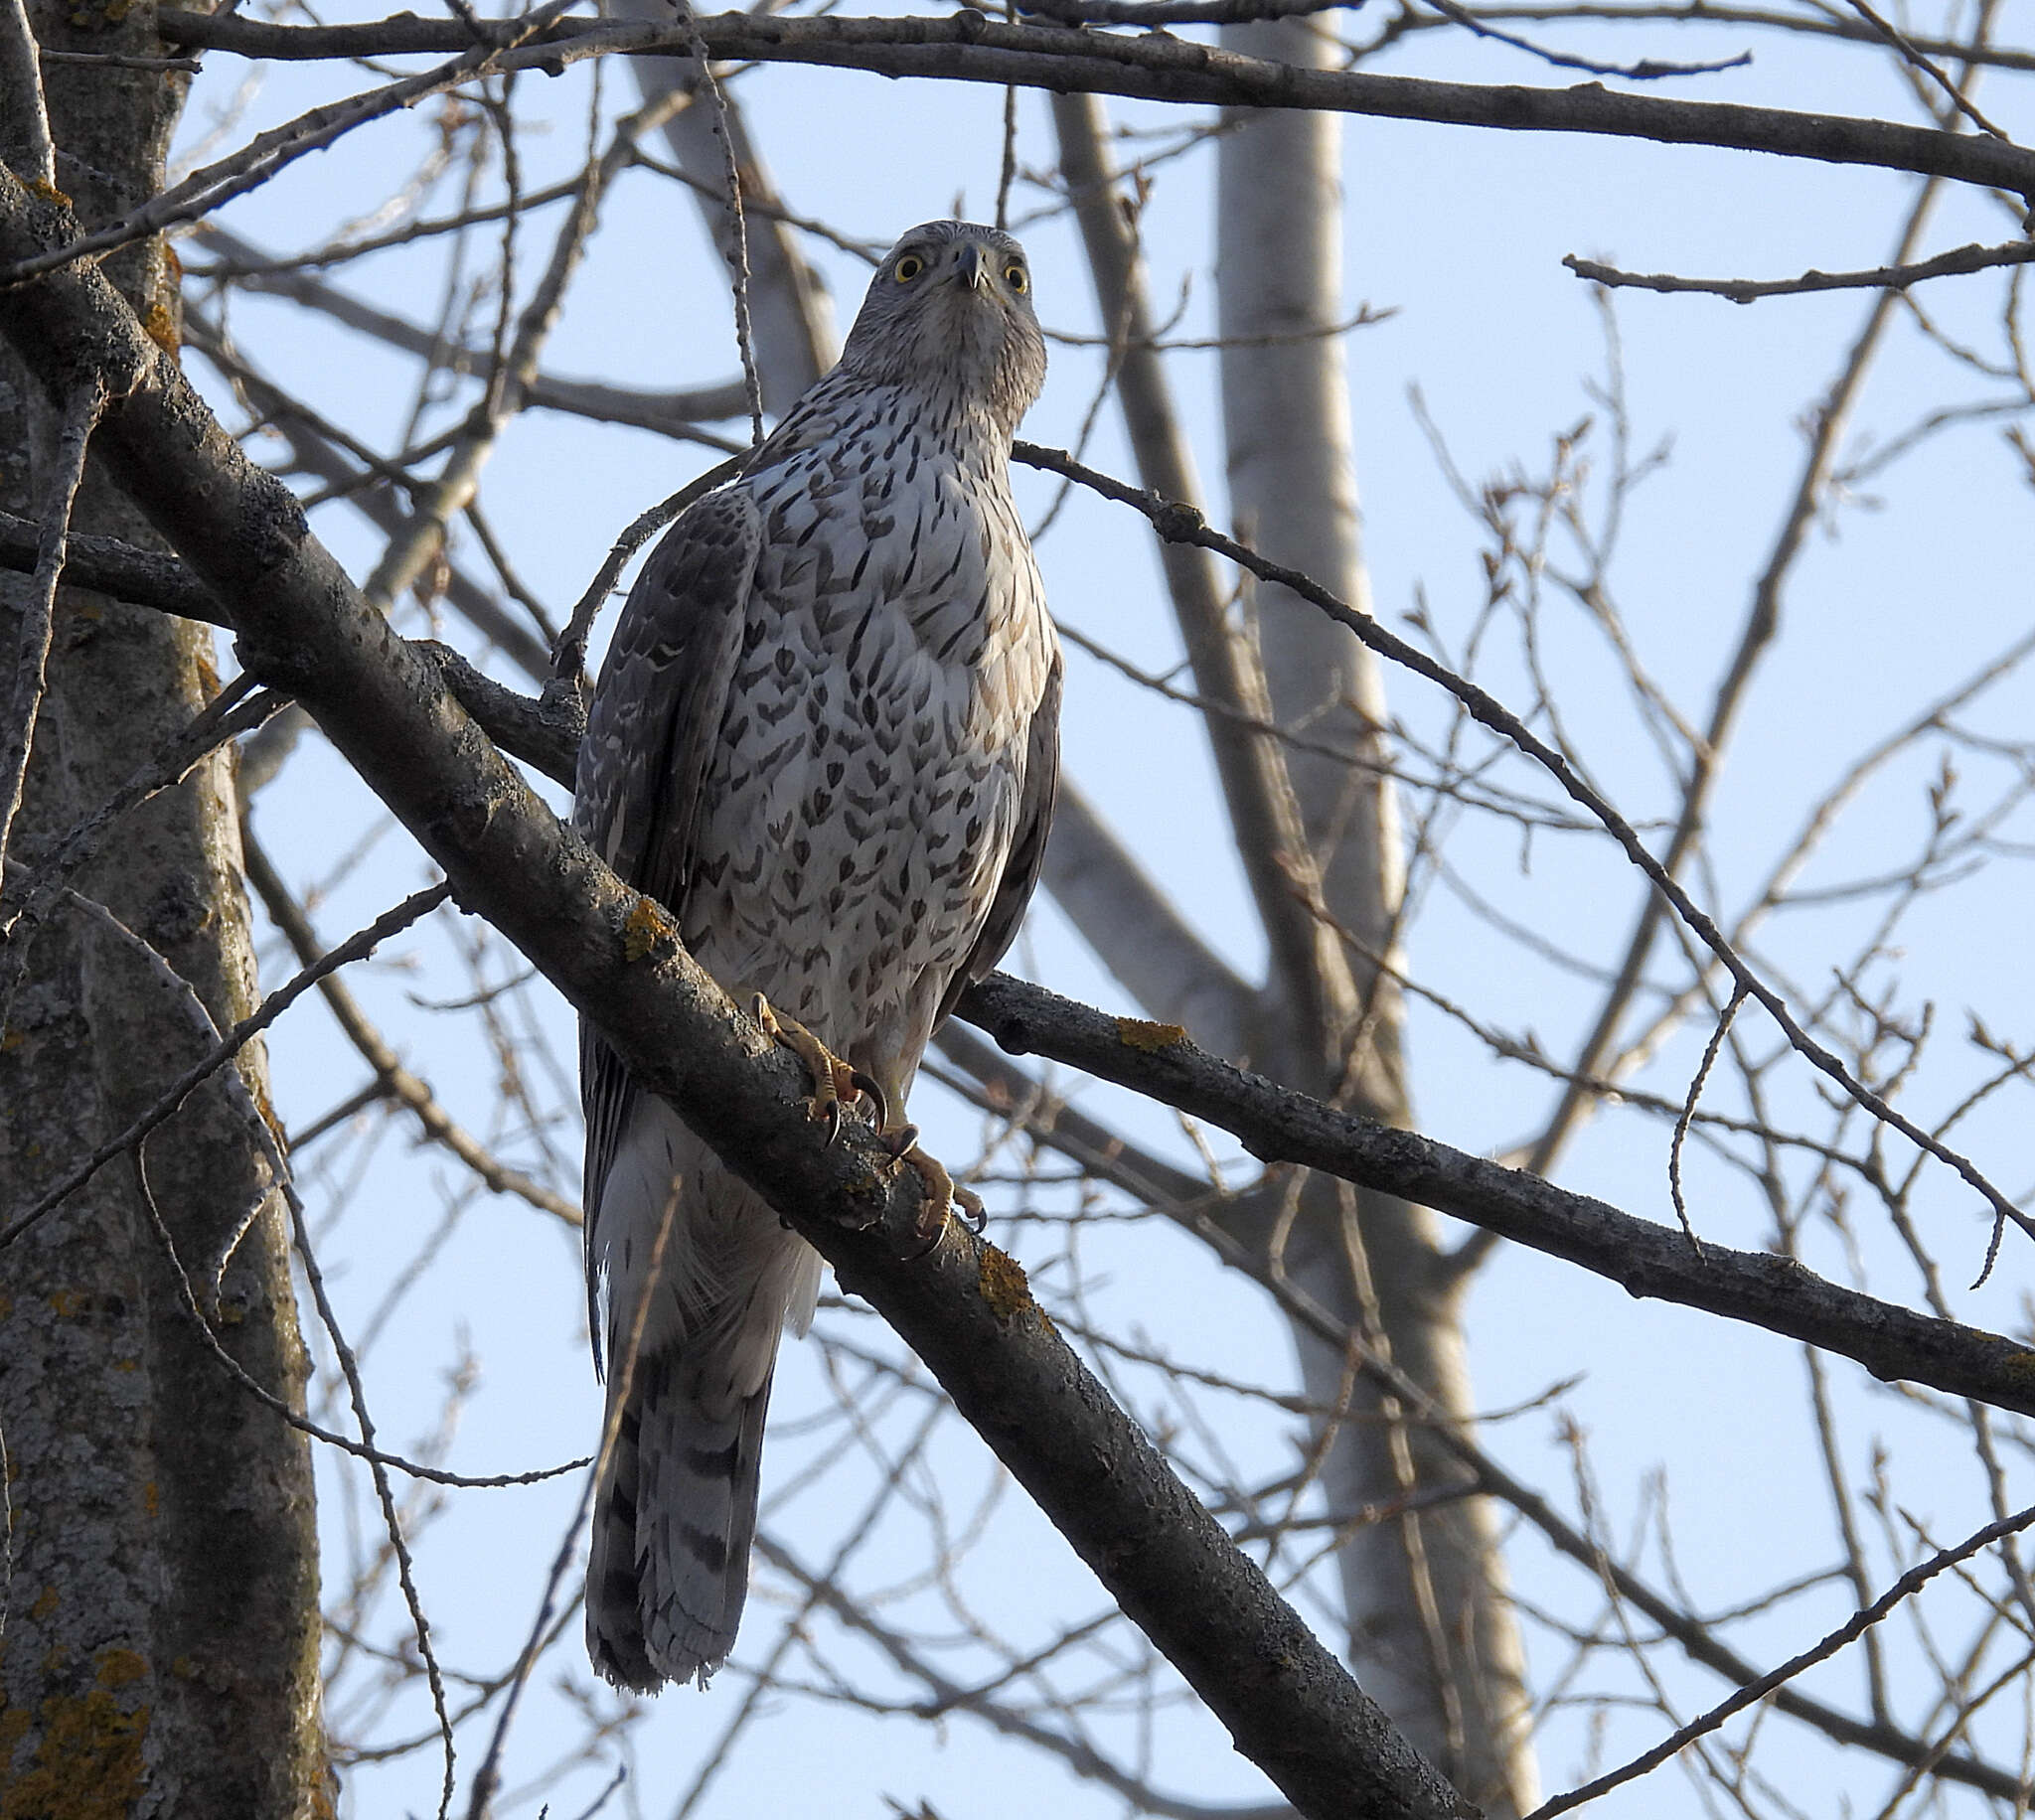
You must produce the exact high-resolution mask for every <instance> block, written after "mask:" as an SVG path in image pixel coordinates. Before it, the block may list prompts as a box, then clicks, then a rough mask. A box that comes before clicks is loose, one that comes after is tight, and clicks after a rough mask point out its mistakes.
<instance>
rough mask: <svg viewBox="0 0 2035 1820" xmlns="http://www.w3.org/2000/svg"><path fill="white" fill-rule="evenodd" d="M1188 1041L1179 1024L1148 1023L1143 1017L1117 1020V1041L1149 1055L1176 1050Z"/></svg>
mask: <svg viewBox="0 0 2035 1820" xmlns="http://www.w3.org/2000/svg"><path fill="white" fill-rule="evenodd" d="M1186 1040H1187V1033H1186V1031H1185V1030H1184V1029H1182V1028H1181V1027H1180V1026H1179V1025H1178V1024H1169V1023H1147V1022H1146V1021H1145V1020H1144V1018H1142V1017H1119V1018H1118V1019H1117V1041H1118V1042H1120V1043H1122V1044H1123V1045H1124V1046H1125V1047H1126V1048H1129V1049H1142V1050H1144V1051H1145V1053H1146V1054H1148V1055H1151V1054H1153V1053H1155V1052H1156V1051H1158V1050H1161V1049H1176V1048H1177V1047H1179V1045H1180V1044H1181V1043H1183V1042H1185V1041H1186Z"/></svg>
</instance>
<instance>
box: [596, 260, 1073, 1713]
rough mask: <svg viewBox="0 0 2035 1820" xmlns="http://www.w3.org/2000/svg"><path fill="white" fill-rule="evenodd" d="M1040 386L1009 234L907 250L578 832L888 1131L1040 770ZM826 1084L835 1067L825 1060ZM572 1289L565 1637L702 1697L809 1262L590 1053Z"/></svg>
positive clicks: (729, 489) (691, 582) (1033, 330)
mask: <svg viewBox="0 0 2035 1820" xmlns="http://www.w3.org/2000/svg"><path fill="white" fill-rule="evenodd" d="M1044 379H1045V342H1044V338H1043V337H1042V336H1041V335H1040V333H1039V328H1038V321H1037V318H1036V317H1035V316H1034V315H1033V313H1032V304H1031V275H1030V267H1029V265H1028V264H1027V262H1026V260H1025V256H1024V250H1023V248H1022V247H1021V246H1020V245H1019V244H1018V243H1017V241H1016V240H1015V239H1013V238H1012V237H1011V236H1010V235H1009V234H1007V233H1004V232H1002V231H1000V230H998V229H996V228H985V227H979V226H976V225H974V224H970V223H966V222H932V223H929V224H927V225H926V226H924V227H921V228H913V229H912V230H911V231H910V232H909V233H907V234H906V235H905V236H904V237H903V238H902V239H900V240H899V241H898V242H897V244H896V245H895V246H893V247H892V248H891V249H890V251H889V253H888V254H886V255H885V257H884V259H883V261H882V263H881V264H880V265H878V266H877V268H876V273H875V276H874V277H873V278H872V279H871V280H870V283H869V289H868V295H867V297H866V298H865V299H864V301H863V303H862V307H861V313H860V314H859V315H858V316H857V318H856V323H855V327H854V329H853V330H852V331H851V332H850V334H849V337H848V343H847V347H846V349H845V350H844V352H843V354H842V357H841V361H840V364H839V365H838V366H836V367H835V369H834V370H833V371H832V372H831V373H829V374H828V375H827V376H826V377H825V378H824V379H821V380H819V382H818V383H816V384H815V385H814V386H813V388H812V389H811V390H810V391H808V392H807V393H806V394H805V396H804V397H802V398H801V399H800V400H799V401H798V402H797V403H796V404H795V405H793V407H792V408H791V410H790V411H789V412H788V413H787V414H786V416H785V417H784V419H783V421H782V422H781V423H780V424H779V425H778V426H777V428H776V430H775V431H774V432H773V433H772V434H771V435H770V436H769V438H768V439H767V440H765V441H764V442H763V443H762V444H761V445H760V446H759V447H758V448H757V449H756V451H755V453H754V455H753V457H752V458H751V459H750V460H749V461H748V462H747V463H746V464H745V466H744V468H743V470H742V472H741V474H740V476H739V478H738V479H736V480H735V481H733V482H732V483H731V484H729V485H726V486H724V487H722V488H721V489H719V490H718V491H716V492H712V493H709V494H707V495H705V496H704V498H702V499H701V500H699V501H698V502H697V503H695V504H694V505H693V506H692V507H690V508H689V509H688V510H687V511H686V512H685V514H684V515H683V516H682V517H681V518H680V519H679V520H678V522H677V523H676V524H675V525H674V526H673V527H672V529H671V530H670V531H668V532H667V533H666V534H665V537H664V539H663V540H662V541H661V542H660V543H659V544H658V546H657V548H656V550H655V551H654V552H653V554H652V555H651V557H650V559H649V561H648V563H647V564H646V565H645V567H644V569H643V573H642V576H641V578H640V579H639V580H638V581H637V583H636V585H635V588H634V589H633V590H632V592H631V593H630V595H629V600H628V604H627V605H626V607H625V608H624V609H623V611H622V616H621V620H620V622H619V624H618V625H617V627H616V629H615V635H614V641H613V644H612V646H611V648H610V651H609V654H608V658H607V662H606V665H605V667H604V668H603V671H602V673H601V678H600V682H599V684H598V686H597V688H596V690H595V692H594V696H593V701H592V706H591V710H590V713H589V718H588V724H587V731H586V737H585V740H584V742H583V744H582V745H581V747H580V755H579V771H578V777H577V780H576V792H575V795H576V808H575V813H574V820H575V824H576V826H577V827H578V829H579V832H580V833H581V834H583V835H584V836H585V837H586V839H587V840H588V842H589V843H590V844H591V845H592V846H593V847H594V848H595V850H596V851H598V852H599V853H600V854H601V855H602V856H603V857H604V858H605V859H606V860H607V862H608V863H609V864H610V865H611V866H613V867H614V869H615V870H616V871H617V872H618V873H619V874H620V875H621V877H622V878H623V880H624V881H625V882H626V883H628V884H631V885H633V886H635V887H636V888H637V889H638V890H640V891H644V892H646V893H648V894H649V895H651V896H652V897H654V898H656V899H658V900H659V901H660V902H662V903H663V904H664V905H666V906H667V907H668V908H669V909H670V910H671V912H672V913H673V915H674V917H675V919H676V921H677V923H678V926H679V930H680V933H681V935H682V937H683V939H684V941H685V944H686V947H687V949H688V950H689V952H691V954H692V955H693V956H694V957H695V958H696V959H697V960H698V961H699V962H700V964H701V965H702V966H703V967H704V968H705V969H706V971H707V972H708V973H710V974H711V975H712V976H713V977H714V978H715V979H716V980H717V981H719V983H720V984H721V985H722V986H723V987H725V988H726V989H727V990H728V991H729V992H730V993H731V994H733V995H735V996H736V998H737V1000H738V1001H739V1002H743V1003H749V1002H755V1001H757V1000H760V1002H759V1003H758V1010H759V1014H760V1015H761V1017H762V1019H763V1021H764V1022H765V1024H766V1027H768V1028H771V1029H773V1030H775V1031H776V1032H777V1033H778V1034H779V1035H780V1037H781V1038H782V1039H783V1040H786V1041H788V1042H789V1043H791V1045H792V1046H793V1047H794V1048H796V1049H797V1050H798V1051H799V1053H801V1054H802V1055H803V1056H805V1058H806V1060H807V1063H808V1065H809V1067H811V1068H812V1070H813V1072H814V1087H815V1099H814V1105H815V1111H816V1112H823V1111H824V1112H825V1113H827V1115H828V1116H829V1117H830V1118H832V1119H835V1120H838V1119H839V1117H840V1107H841V1103H842V1101H844V1100H853V1099H855V1098H856V1097H857V1095H858V1093H859V1092H866V1094H867V1097H868V1099H869V1100H870V1102H871V1104H872V1105H873V1106H874V1108H875V1109H876V1112H877V1117H878V1120H879V1122H880V1123H881V1124H882V1126H883V1127H884V1128H885V1130H886V1134H887V1136H888V1138H889V1141H890V1143H891V1147H892V1148H893V1150H895V1152H896V1153H897V1154H899V1155H900V1157H901V1158H902V1159H903V1160H905V1161H907V1162H910V1163H912V1164H914V1165H916V1166H918V1167H919V1168H920V1169H921V1170H922V1171H923V1172H924V1173H925V1175H926V1177H927V1181H928V1185H929V1188H930V1189H931V1191H932V1193H933V1194H934V1195H935V1196H938V1197H941V1198H942V1200H943V1201H944V1197H945V1195H946V1194H947V1192H948V1191H949V1190H950V1189H951V1183H950V1182H949V1181H948V1179H947V1176H946V1172H945V1171H944V1170H942V1169H941V1168H940V1166H939V1165H938V1164H937V1163H936V1162H934V1161H933V1160H932V1159H931V1158H930V1157H927V1156H926V1155H925V1154H924V1153H923V1152H922V1151H920V1150H918V1148H917V1146H916V1142H915V1137H916V1134H915V1133H914V1132H913V1130H912V1128H911V1127H909V1126H907V1125H904V1124H903V1123H902V1119H901V1115H902V1109H903V1106H904V1100H905V1094H906V1092H907V1091H908V1090H909V1088H910V1086H911V1082H912V1077H913V1075H914V1074H915V1073H916V1071H917V1069H918V1065H919V1058H920V1056H921V1055H922V1054H923V1053H924V1050H925V1046H926V1041H927V1039H928V1038H929V1037H930V1036H931V1035H932V1032H933V1030H934V1028H935V1027H936V1026H937V1025H938V1024H939V1023H940V1021H941V1020H942V1019H943V1018H944V1017H945V1016H946V1015H947V1013H948V1012H949V1011H950V1010H951V1009H952V1008H953V1005H954V1001H955V999H956V998H957V997H958V996H959V995H960V993H961V990H962V988H963V987H964V986H966V985H967V984H968V983H969V981H971V980H973V979H977V978H980V977H981V976H982V975H983V974H985V973H987V972H988V971H989V970H990V968H991V967H993V966H994V965H995V964H996V962H997V960H998V958H999V957H1000V956H1001V955H1002V954H1003V952H1004V950H1005V949H1006V948H1007V947H1008V946H1009V945H1010V943H1011V940H1012V938H1013V937H1014V936H1015V935H1016V933H1017V924H1018V920H1019V918H1020V917H1021V916H1022V915H1023V911H1024V905H1025V902H1026V900H1027V899H1028V898H1029V897H1030V895H1031V890H1032V886H1033V884H1034V883H1035V882H1036V880H1037V876H1038V866H1039V859H1040V856H1041V852H1042V849H1043V847H1044V844H1045V833H1046V825H1047V822H1048V820H1049V818H1050V816H1051V812H1052V802H1053V790H1054V782H1055V778H1056V775H1057V770H1058V721H1059V700H1060V672H1061V661H1060V650H1059V642H1058V639H1057V637H1056V636H1055V634H1054V631H1053V626H1052V622H1051V620H1050V619H1049V618H1048V617H1047V614H1046V608H1045V598H1044V591H1043V588H1042V586H1041V584H1040V581H1039V575H1038V569H1037V565H1036V564H1035V563H1034V562H1033V560H1032V554H1031V546H1030V544H1029V542H1028V541H1027V540H1026V538H1025V535H1024V530H1023V527H1022V525H1021V524H1020V523H1019V521H1018V518H1017V509H1016V506H1015V505H1014V503H1013V501H1012V498H1011V487H1010V473H1009V467H1008V462H1009V457H1010V451H1011V438H1012V434H1013V432H1014V431H1015V430H1016V428H1017V421H1018V419H1019V418H1020V417H1021V416H1022V415H1023V414H1024V412H1025V410H1026V409H1027V408H1028V407H1029V406H1030V404H1031V403H1032V401H1033V399H1035V398H1036V397H1037V395H1038V391H1039V387H1040V385H1041V384H1042V383H1043V381H1044ZM837 1058H838V1059H837ZM580 1081H581V1096H582V1099H583V1101H584V1104H585V1110H586V1183H585V1195H584V1200H585V1207H586V1268H587V1281H588V1292H589V1298H590V1302H589V1305H590V1308H591V1310H592V1312H591V1315H590V1318H591V1320H592V1323H593V1330H594V1335H595V1346H596V1349H597V1356H598V1354H599V1353H600V1352H602V1351H604V1353H605V1371H606V1377H607V1387H608V1389H607V1396H608V1421H607V1434H608V1436H609V1437H611V1439H610V1440H609V1441H608V1442H607V1452H606V1458H605V1463H604V1465H603V1467H602V1469H601V1472H600V1478H599V1483H598V1485H597V1487H596V1494H595V1503H594V1515H593V1540H592V1550H591V1556H590V1559H589V1561H588V1565H587V1582H586V1636H587V1649H588V1653H589V1654H590V1655H591V1657H592V1659H593V1663H594V1666H595V1667H596V1668H597V1669H598V1670H599V1671H600V1673H601V1674H602V1675H603V1676H605V1677H606V1678H607V1679H608V1680H609V1681H611V1682H614V1683H615V1684H617V1685H618V1686H622V1687H629V1688H636V1689H639V1690H643V1691H654V1690H655V1689H656V1688H658V1687H659V1686H660V1685H661V1684H662V1683H664V1682H666V1681H684V1680H688V1679H691V1678H693V1677H695V1676H697V1677H698V1678H699V1680H700V1682H701V1684H702V1685H703V1686H704V1684H705V1681H706V1677H707V1676H708V1675H710V1674H711V1673H712V1672H713V1670H714V1669H716V1668H717V1667H719V1665H720V1664H721V1662H722V1661H723V1660H724V1659H725V1657H726V1655H727V1653H728V1650H729V1648H730V1646H731V1645H732V1644H733V1642H734V1637H735V1626H736V1623H737V1621H738V1620H739V1618H740V1616H741V1610H742V1601H743V1598H744V1595H745V1593H746V1592H747V1589H748V1557H749V1545H750V1542H751V1539H752V1537H753V1535H754V1531H755V1523H756V1490H757V1461H758V1454H759V1450H760V1447H761V1443H762V1438H763V1414H764V1408H765V1405H766V1404H767V1403H768V1401H769V1397H770V1379H771V1372H772V1370H773V1367H774V1365H775V1362H776V1356H777V1340H778V1333H779V1330H780V1329H781V1328H783V1327H785V1326H790V1327H791V1328H792V1329H793V1330H794V1331H796V1332H803V1331H804V1330H805V1327H806V1324H807V1323H808V1321H809V1320H810V1319H811V1317H812V1311H813V1304H814V1300H815V1297H816V1295H817V1293H818V1289H819V1279H820V1258H819V1254H818V1253H817V1252H815V1251H814V1250H813V1249H812V1248H811V1247H810V1246H808V1245H807V1244H806V1242H805V1241H804V1240H803V1239H801V1238H799V1237H798V1236H797V1234H796V1233H794V1232H791V1231H789V1230H787V1229H786V1227H785V1226H784V1224H783V1223H782V1222H781V1221H780V1220H779V1218H778V1216H777V1214H776V1213H774V1212H773V1211H772V1210H771V1209H770V1208H769V1207H768V1206H767V1205H766V1204H765V1203H764V1202H763V1201H762V1200H761V1199H759V1198H758V1197H757V1196H756V1195H755V1194H754V1193H752V1192H751V1191H750V1190H749V1189H748V1188H746V1187H744V1186H743V1185H742V1183H741V1182H740V1181H739V1180H738V1179H737V1178H736V1177H735V1176H734V1175H732V1174H731V1173H729V1172H728V1171H727V1170H726V1169H725V1168H723V1167H722V1165H721V1164H720V1162H719V1161H718V1160H717V1159H716V1158H715V1156H714V1155H713V1153H712V1151H710V1150H709V1149H708V1148H707V1147H706V1145H705V1144H704V1143H703V1142H702V1141H701V1140H700V1139H699V1138H698V1137H694V1136H693V1134H692V1132H691V1131H689V1130H688V1129H687V1127H686V1126H685V1125H684V1124H683V1123H682V1122H681V1121H680V1119H679V1117H678V1115H677V1114H676V1113H674V1112H673V1111H672V1109H671V1108H670V1107H669V1106H667V1105H666V1104H665V1103H664V1102H663V1101H661V1100H658V1099H656V1098H654V1097H652V1096H651V1095H648V1094H645V1093H643V1092H641V1091H640V1090H639V1089H638V1088H637V1087H636V1085H635V1084H634V1082H632V1081H631V1080H630V1078H629V1076H628V1074H627V1072H626V1071H625V1070H624V1069H623V1067H622V1065H621V1064H620V1062H619V1061H618V1060H617V1059H616V1057H615V1056H614V1054H613V1052H612V1051H610V1050H609V1049H608V1047H607V1046H606V1044H604V1043H603V1042H602V1041H601V1039H600V1036H599V1034H598V1033H597V1032H596V1031H594V1030H592V1029H590V1028H586V1027H583V1026H582V1029H581V1034H580Z"/></svg>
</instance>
